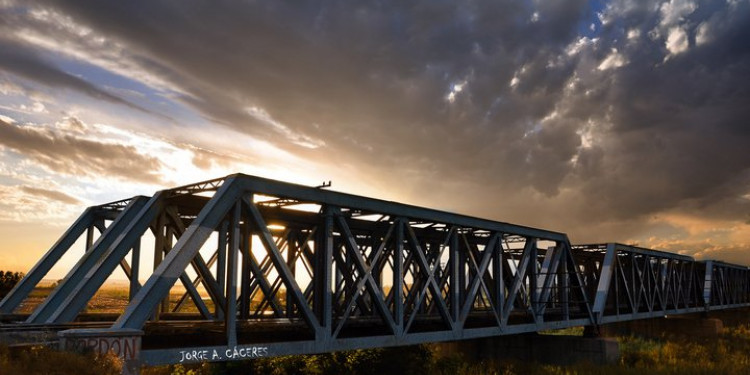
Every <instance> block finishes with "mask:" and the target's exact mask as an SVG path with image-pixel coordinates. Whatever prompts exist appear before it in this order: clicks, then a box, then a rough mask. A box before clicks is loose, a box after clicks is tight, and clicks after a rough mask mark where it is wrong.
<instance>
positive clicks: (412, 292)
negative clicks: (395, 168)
mask: <svg viewBox="0 0 750 375" xmlns="http://www.w3.org/2000/svg"><path fill="white" fill-rule="evenodd" d="M77 241H83V242H84V247H85V251H84V252H83V254H82V255H81V257H80V259H79V260H78V262H77V263H76V264H75V266H74V267H73V268H72V269H71V270H70V271H69V272H68V274H67V276H66V277H65V278H64V279H63V280H62V282H60V284H59V285H58V286H57V287H56V288H55V289H54V290H53V291H52V293H51V294H50V295H49V296H48V297H46V299H45V300H44V301H43V302H42V303H41V304H40V305H38V306H37V307H36V308H35V309H34V311H33V312H32V313H30V314H18V313H17V310H18V308H19V306H20V305H21V304H22V302H23V301H24V300H26V298H27V297H28V296H29V294H30V293H31V292H32V290H33V289H34V288H35V287H36V286H38V285H39V283H40V281H41V280H42V278H43V277H44V276H45V275H46V274H47V273H48V272H49V271H50V269H51V268H52V267H53V266H54V265H55V264H56V263H57V262H58V261H59V260H60V259H61V257H62V256H63V255H64V254H65V253H66V252H68V251H69V250H70V249H71V248H73V245H74V244H75V243H76V242H77ZM144 247H149V248H151V247H152V248H153V261H151V264H150V265H152V266H153V267H152V268H151V269H152V270H153V271H151V273H150V276H149V277H148V279H147V280H146V282H145V284H143V285H141V284H140V282H139V280H138V275H139V274H141V273H145V272H143V270H144V269H145V268H144V267H145V266H147V265H148V264H143V263H147V262H145V261H144V260H143V259H145V257H143V256H142V255H143V254H142V250H143V248H144ZM117 268H120V269H122V270H123V272H124V273H125V275H126V276H127V277H128V278H129V279H130V283H129V303H128V305H127V306H126V307H125V309H124V311H122V312H121V313H117V314H115V315H114V316H110V318H111V320H109V321H106V319H105V322H104V323H101V322H100V323H90V322H88V323H87V322H86V321H87V320H91V319H92V318H91V316H90V314H86V313H85V309H86V307H87V303H89V301H90V300H91V299H92V297H93V296H94V294H95V293H96V292H97V291H98V290H99V289H100V288H101V287H102V285H103V284H104V283H105V281H106V280H107V278H108V277H109V276H110V275H111V274H112V273H113V272H114V271H115V270H116V269H117ZM175 284H177V285H178V287H175ZM749 284H750V272H749V270H748V268H747V267H743V266H737V265H732V264H727V263H723V262H717V261H696V260H694V259H693V258H691V257H688V256H684V255H678V254H672V253H666V252H660V251H655V250H650V249H643V248H638V247H633V246H626V245H621V244H614V243H610V244H601V245H581V246H571V244H570V242H569V240H568V238H567V236H566V235H565V234H563V233H557V232H551V231H546V230H541V229H536V228H529V227H523V226H518V225H513V224H508V223H502V222H496V221H489V220H483V219H478V218H473V217H468V216H462V215H457V214H452V213H447V212H441V211H436V210H431V209H426V208H422V207H415V206H409V205H404V204H399V203H394V202H389V201H383V200H377V199H371V198H365V197H360V196H354V195H349V194H344V193H338V192H333V191H329V190H323V189H320V188H312V187H305V186H300V185H294V184H289V183H284V182H279V181H274V180H268V179H263V178H258V177H253V176H247V175H241V174H238V175H231V176H228V177H225V178H221V179H216V180H211V181H206V182H201V183H197V184H193V185H188V186H183V187H179V188H175V189H170V190H164V191H160V192H158V193H156V194H155V195H154V196H152V197H142V196H137V197H133V198H131V199H128V200H123V201H119V202H114V203H110V204H105V205H101V206H95V207H90V208H88V209H87V210H86V211H84V213H83V214H82V215H81V216H80V218H79V219H78V220H77V221H76V222H75V223H74V224H73V225H72V226H71V227H70V228H69V229H68V231H67V232H65V234H64V235H63V236H62V237H61V238H60V240H59V241H58V242H57V243H56V244H55V245H54V246H53V247H52V248H51V249H50V250H49V251H48V252H47V254H45V255H44V257H43V258H42V259H41V260H40V261H39V262H38V263H37V264H36V265H35V266H34V268H32V270H31V271H30V272H29V273H28V274H27V275H26V277H25V278H24V279H23V280H22V281H21V282H20V283H19V284H18V285H17V286H16V287H15V288H14V289H13V290H12V291H11V292H10V294H9V295H7V296H6V297H5V298H4V299H3V300H2V302H0V318H1V319H2V320H3V321H4V322H5V323H3V324H2V326H0V328H2V329H3V330H6V331H8V330H11V331H12V330H17V329H20V328H24V329H29V328H34V327H37V328H38V329H55V327H58V328H57V329H67V328H71V327H72V328H75V327H77V326H78V325H82V326H83V325H84V324H87V325H85V327H99V328H101V329H102V332H110V333H112V332H133V331H137V332H142V333H143V334H144V335H143V338H142V351H141V352H140V354H139V357H140V358H139V360H141V361H142V362H143V363H147V364H163V363H177V362H191V361H199V360H231V359H241V358H249V357H255V356H265V355H286V354H302V353H317V352H326V351H335V350H345V349H359V348H367V347H378V346H393V345H406V344H417V343H424V342H436V341H447V340H461V339H469V338H479V337H488V336H496V335H507V334H515V333H523V332H534V331H539V330H548V329H558V328H565V327H572V326H598V325H601V324H606V323H612V322H619V321H626V320H634V319H643V318H652V317H658V316H664V315H667V314H684V313H694V312H702V311H710V310H716V309H728V308H736V307H744V306H748V305H750V289H749ZM176 292H179V298H171V300H170V293H172V294H174V293H176ZM99 320H101V318H99ZM238 348H239V349H238ZM217 353H219V354H218V358H217V357H216V355H217ZM243 353H244V354H243ZM236 354H238V355H236Z"/></svg>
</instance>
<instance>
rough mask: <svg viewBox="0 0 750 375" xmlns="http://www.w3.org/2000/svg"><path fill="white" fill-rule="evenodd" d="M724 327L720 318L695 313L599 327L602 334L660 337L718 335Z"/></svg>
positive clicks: (608, 335)
mask: <svg viewBox="0 0 750 375" xmlns="http://www.w3.org/2000/svg"><path fill="white" fill-rule="evenodd" d="M723 329H724V324H723V323H722V321H721V320H720V319H716V318H706V317H702V316H701V315H700V314H695V315H674V316H667V317H663V318H652V319H640V320H630V321H625V322H619V323H610V324H604V325H601V326H600V327H599V334H600V336H604V337H611V336H629V335H635V336H641V337H650V338H660V337H663V336H690V337H705V338H711V337H717V336H718V335H719V334H721V332H722V330H723Z"/></svg>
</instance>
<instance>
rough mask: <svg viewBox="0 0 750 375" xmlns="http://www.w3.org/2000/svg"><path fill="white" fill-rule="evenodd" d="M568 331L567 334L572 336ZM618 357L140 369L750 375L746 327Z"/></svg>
mask: <svg viewBox="0 0 750 375" xmlns="http://www.w3.org/2000/svg"><path fill="white" fill-rule="evenodd" d="M577 332H578V330H573V331H571V333H577ZM618 340H619V342H620V352H621V359H620V362H619V363H617V364H611V365H605V366H597V365H593V364H590V363H581V364H577V365H573V366H556V365H544V364H536V363H527V362H519V361H512V360H509V361H508V360H504V361H481V362H473V361H466V360H464V359H463V358H460V357H438V356H436V355H435V351H434V350H433V349H432V348H431V346H429V345H419V346H411V347H402V348H382V349H371V350H355V351H349V352H338V353H328V354H318V355H309V356H287V357H275V358H263V359H256V360H253V361H245V362H233V363H217V364H200V365H195V366H180V365H173V366H161V367H153V368H149V369H145V370H144V371H143V374H144V375H173V374H179V375H188V374H189V375H209V374H210V375H215V374H227V375H235V374H236V375H239V374H242V375H261V374H262V375H283V374H302V375H306V374H309V375H313V374H314V375H327V374H348V375H369V374H436V375H448V374H451V375H452V374H458V375H513V374H539V375H578V374H580V375H585V374H592V375H593V374H614V375H643V374H656V375H662V374H663V375H667V374H669V375H671V374H674V375H677V374H686V375H691V374H729V375H733V374H737V375H739V374H750V326H747V325H744V326H739V327H731V328H727V329H726V330H725V332H724V333H723V334H722V335H720V336H719V337H717V338H713V339H694V338H677V337H671V338H663V339H658V340H652V339H643V338H638V337H620V338H618Z"/></svg>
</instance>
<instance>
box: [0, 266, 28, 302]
mask: <svg viewBox="0 0 750 375" xmlns="http://www.w3.org/2000/svg"><path fill="white" fill-rule="evenodd" d="M22 278H23V272H13V271H0V298H2V297H5V295H6V294H8V293H9V292H10V290H11V289H13V287H14V286H15V285H16V284H17V283H18V282H19V281H21V279H22Z"/></svg>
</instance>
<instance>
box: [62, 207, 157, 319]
mask: <svg viewBox="0 0 750 375" xmlns="http://www.w3.org/2000/svg"><path fill="white" fill-rule="evenodd" d="M165 194H166V193H165V192H159V193H157V194H156V195H154V196H153V197H152V198H151V199H150V200H149V201H148V202H147V203H146V204H145V205H144V206H143V208H141V209H140V210H139V212H138V215H136V216H135V217H134V218H133V219H132V220H131V221H130V222H129V223H128V225H127V226H126V227H125V228H124V229H123V231H122V232H121V233H117V238H116V239H115V241H114V242H112V243H111V244H110V245H109V246H107V248H106V251H105V252H104V253H103V254H102V255H101V257H100V259H99V260H98V262H96V264H94V265H92V267H91V268H90V269H88V270H86V271H87V272H86V273H85V276H83V278H82V279H81V280H80V281H79V282H78V284H77V285H76V286H75V288H73V289H72V291H71V292H70V294H69V295H68V296H66V298H65V299H64V300H63V301H62V303H60V305H59V306H58V307H57V309H55V310H54V312H53V313H52V314H51V315H50V316H49V317H48V318H47V323H67V322H71V321H73V319H75V317H76V316H77V315H78V313H79V312H80V311H81V310H83V308H84V307H86V303H87V302H88V301H89V300H90V299H91V297H93V296H94V294H95V293H96V291H97V290H98V289H99V288H100V287H101V286H102V284H104V282H105V281H106V280H107V278H108V277H109V275H111V274H112V271H114V270H115V268H116V267H117V266H118V265H119V264H120V262H121V261H122V259H123V258H125V256H126V255H127V253H128V251H129V250H130V249H132V248H133V246H134V245H135V243H136V242H138V241H140V238H141V236H142V235H143V233H144V232H145V231H146V230H147V229H148V227H149V226H150V225H151V223H152V222H153V221H154V219H156V217H157V215H158V214H159V213H160V211H161V209H162V207H161V205H162V200H163V197H164V195H165ZM94 251H96V250H92V251H91V253H93V252H94Z"/></svg>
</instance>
